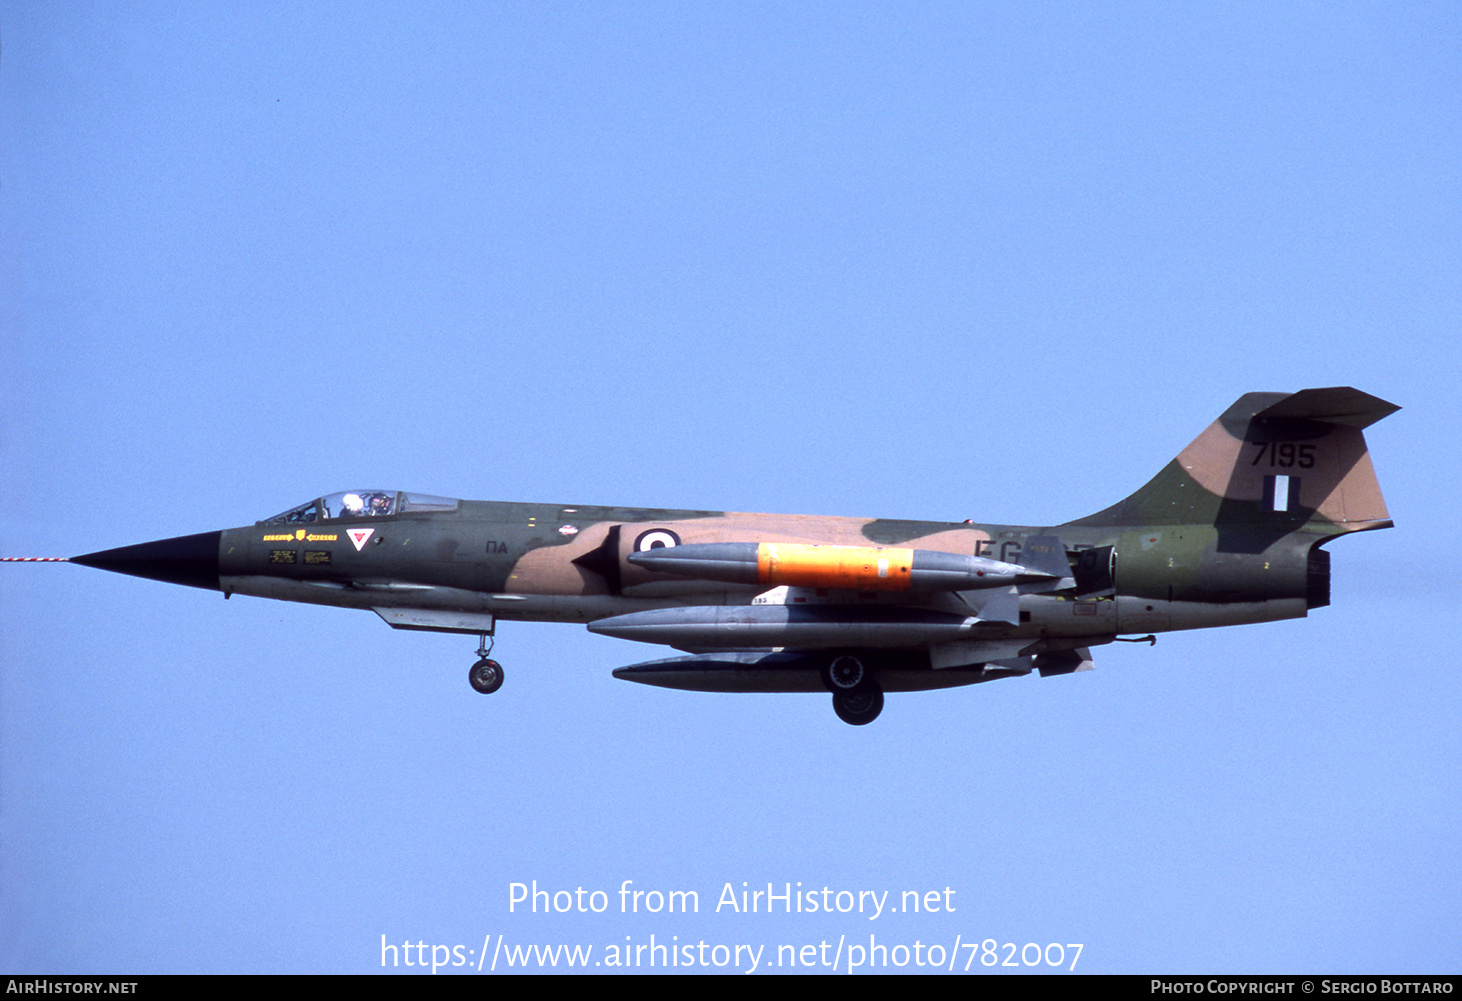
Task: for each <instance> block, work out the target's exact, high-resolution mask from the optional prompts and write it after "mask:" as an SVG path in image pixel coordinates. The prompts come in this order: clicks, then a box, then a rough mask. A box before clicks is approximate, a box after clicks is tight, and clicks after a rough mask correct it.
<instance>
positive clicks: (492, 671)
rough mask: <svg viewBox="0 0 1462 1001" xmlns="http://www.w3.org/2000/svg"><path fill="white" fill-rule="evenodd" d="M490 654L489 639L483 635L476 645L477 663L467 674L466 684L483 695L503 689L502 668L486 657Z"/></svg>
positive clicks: (485, 634) (490, 643) (487, 635)
mask: <svg viewBox="0 0 1462 1001" xmlns="http://www.w3.org/2000/svg"><path fill="white" fill-rule="evenodd" d="M491 652H492V642H491V637H490V636H489V634H487V633H483V634H482V639H481V641H480V642H479V643H478V644H477V658H478V659H477V663H476V664H473V665H472V669H471V670H470V671H468V672H467V683H468V684H470V685H471V686H472V688H473V690H475V691H478V692H481V693H482V694H483V695H491V694H492V693H493V692H495V691H497V690H498V689H499V688H501V687H503V666H502V665H501V664H499V663H498V662H497V661H495V660H493V659H492V658H491V657H489V656H488V654H489V653H491Z"/></svg>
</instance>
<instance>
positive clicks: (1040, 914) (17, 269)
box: [0, 3, 1462, 973]
mask: <svg viewBox="0 0 1462 1001" xmlns="http://www.w3.org/2000/svg"><path fill="white" fill-rule="evenodd" d="M1459 35H1462V13H1459V10H1458V8H1457V7H1456V6H1455V5H1449V4H1443V3H1412V4H1380V3H1376V4H1334V5H1298V4H1286V5H1272V4H1230V3H1224V4H1196V5H1189V4H1185V5H1170V4H1108V5H1083V4H1042V5H1029V4H1008V5H1007V4H918V5H858V6H855V5H845V4H796V5H771V4H735V5H733V4H630V5H625V4H561V5H527V4H486V3H484V4H461V5H450V4H438V5H433V6H432V7H431V8H430V9H428V10H425V11H423V10H410V11H408V10H406V9H405V8H402V7H401V6H400V5H388V4H367V3H357V4H351V5H346V6H343V7H341V6H334V5H332V6H325V5H280V4H256V5H240V6H233V7H229V8H227V9H225V8H222V7H215V6H201V5H192V6H190V5H184V6H183V7H182V8H181V9H179V8H178V7H176V5H151V4H138V5H128V6H127V7H126V8H125V9H124V8H121V7H117V6H115V5H110V4H67V5H53V4H24V3H6V4H4V5H3V6H0V281H3V284H0V330H3V331H4V336H3V338H0V351H3V364H0V400H3V404H0V407H3V410H0V417H3V424H0V463H3V468H4V470H5V471H6V486H7V491H6V494H7V501H8V502H7V503H6V504H5V505H4V509H3V511H0V551H3V552H4V553H5V554H6V555H75V554H78V553H85V552H91V551H93V550H97V549H104V548H110V547H113V546H121V545H127V544H131V543H134V542H141V541H146V540H150V539H157V538H165V537H170V536H174V535H182V534H189V533H193V532H200V531H206V530H212V529H217V528H225V527H232V526H237V525H244V524H250V523H252V522H253V521H255V520H257V519H259V518H263V517H267V516H269V515H271V514H274V513H276V512H278V511H281V510H283V509H285V508H287V507H289V506H291V505H293V504H296V503H299V502H302V501H304V500H306V499H308V498H310V497H314V496H318V495H320V494H322V493H326V492H330V491H334V490H340V489H346V488H351V487H357V486H366V485H383V486H388V487H393V488H402V489H414V490H420V491H425V492H429V493H437V494H444V495H449V496H459V497H468V498H477V499H490V500H531V501H549V502H563V503H570V504H572V503H607V504H621V503H622V504H638V505H645V506H662V507H688V508H711V509H727V510H746V511H787V512H806V513H819V514H847V515H866V516H877V517H889V518H898V517H909V518H931V519H949V520H962V519H964V518H974V519H976V520H979V521H991V522H1014V523H1023V524H1043V523H1055V522H1060V521H1064V520H1069V519H1072V518H1076V517H1080V516H1082V515H1085V514H1088V513H1090V512H1092V511H1095V510H1097V509H1099V508H1102V507H1105V506H1106V505H1108V504H1110V503H1112V502H1113V501H1115V500H1117V499H1119V498H1120V497H1122V496H1123V495H1125V494H1127V493H1129V492H1131V490H1133V489H1135V488H1136V487H1137V486H1139V485H1141V484H1142V483H1143V482H1145V481H1146V479H1147V478H1148V477H1150V476H1151V475H1152V474H1153V473H1155V472H1156V471H1157V470H1158V469H1159V468H1160V467H1161V466H1162V464H1163V463H1165V462H1166V461H1167V460H1168V459H1169V458H1171V457H1172V456H1173V455H1175V454H1176V453H1177V452H1178V451H1179V450H1180V449H1181V448H1182V447H1183V446H1184V445H1185V444H1187V442H1188V441H1190V440H1191V439H1192V438H1193V437H1195V436H1196V435H1197V434H1198V432H1199V431H1201V430H1202V429H1203V427H1204V426H1206V425H1207V424H1208V423H1209V422H1210V421H1211V420H1212V419H1213V418H1214V417H1215V416H1217V414H1218V413H1219V412H1221V411H1222V410H1223V409H1224V408H1225V407H1226V406H1228V404H1229V403H1231V402H1232V401H1233V400H1234V399H1235V398H1237V397H1238V396H1239V395H1241V394H1242V393H1244V392H1247V391H1250V390H1273V391H1286V390H1296V389H1300V388H1304V387H1308V386H1330V385H1354V386H1356V387H1358V388H1360V389H1363V390H1365V391H1367V392H1370V393H1373V394H1375V395H1378V396H1380V397H1383V398H1385V399H1388V400H1391V401H1393V402H1395V403H1398V404H1400V405H1401V406H1403V407H1404V408H1405V409H1403V410H1402V411H1401V412H1400V413H1398V414H1396V415H1395V416H1393V417H1391V418H1388V419H1387V420H1385V421H1384V422H1382V423H1381V424H1378V425H1376V426H1375V427H1374V428H1372V429H1371V430H1370V432H1369V433H1368V438H1369V441H1370V444H1371V449H1372V455H1373V457H1374V460H1375V463H1376V467H1377V471H1378V474H1379V477H1380V481H1381V484H1382V487H1383V489H1384V490H1385V493H1386V498H1387V501H1388V503H1389V506H1390V509H1391V513H1392V516H1393V518H1394V519H1395V521H1396V523H1397V526H1398V527H1397V528H1396V529H1395V530H1392V531H1389V532H1381V533H1372V534H1370V535H1366V536H1360V537H1357V538H1354V539H1349V540H1343V541H1340V542H1338V543H1336V544H1335V545H1334V546H1332V549H1333V552H1334V580H1335V585H1334V603H1333V605H1332V606H1331V607H1329V608H1325V609H1321V610H1318V611H1316V612H1314V613H1313V614H1312V615H1311V616H1310V617H1309V618H1308V619H1305V620H1299V621H1292V622H1284V623H1274V624H1269V625H1263V626H1249V627H1244V628H1240V629H1229V630H1220V631H1214V632H1207V633H1194V634H1189V635H1183V634H1170V635H1167V636H1164V637H1162V638H1161V639H1160V640H1159V642H1158V644H1157V646H1156V647H1155V648H1153V649H1149V648H1147V647H1146V646H1141V647H1137V646H1126V645H1118V646H1116V647H1106V648H1102V649H1100V650H1099V651H1097V664H1098V669H1097V670H1096V671H1095V672H1091V673H1086V674H1082V675H1078V676H1074V677H1066V678H1051V679H1044V680H1041V679H1035V678H1026V679H1014V680H1009V681H1002V682H998V683H994V684H990V685H982V686H978V687H976V688H970V689H958V690H953V691H947V692H942V693H918V694H910V695H901V696H890V698H889V700H888V704H887V707H886V708H885V710H884V714H883V716H882V717H881V718H880V719H879V720H878V721H877V723H875V724H874V725H872V726H870V727H865V728H852V727H847V726H845V725H843V724H841V723H839V722H838V721H837V720H836V718H835V717H834V716H833V714H832V712H831V709H830V706H829V705H828V704H827V699H826V698H825V697H821V696H796V695H788V696H764V695H755V696H744V697H735V696H716V695H707V694H697V693H682V692H668V691H660V690H654V689H647V688H643V687H640V686H635V685H629V684H625V683H623V682H619V681H616V680H614V679H613V678H612V677H611V676H610V671H611V670H612V669H613V668H614V667H617V666H620V665H622V664H627V663H633V662H636V661H640V660H646V659H650V658H652V657H655V656H657V655H658V654H659V650H658V649H657V648H650V647H644V646H641V645H637V644H633V643H629V642H624V641H616V640H609V639H605V638H600V637H594V636H591V635H590V634H588V633H587V632H585V631H584V630H583V629H581V628H578V627H574V626H552V625H541V624H505V625H504V626H503V628H501V629H500V630H499V636H498V640H497V647H496V655H497V656H498V657H499V658H500V659H501V660H502V661H503V662H504V664H505V665H506V668H507V675H508V676H507V683H506V685H505V687H504V688H503V690H502V691H501V692H499V693H498V694H496V695H494V696H492V697H491V698H489V699H484V698H482V697H480V696H478V695H476V694H475V693H473V692H472V691H471V690H470V689H469V688H468V686H467V684H466V678H465V675H466V670H467V667H468V666H469V664H470V663H471V661H472V659H473V655H472V649H473V641H472V640H471V639H470V638H463V637H444V636H435V635H429V634H410V633H395V632H391V631H390V630H388V629H387V628H386V627H385V626H384V625H383V624H382V623H381V622H380V621H378V620H377V619H376V618H375V617H374V616H369V615H364V614H359V613H352V612H348V611H341V610H334V609H325V608H316V607H304V606H294V605H287V604H280V603H271V602H266V601H262V600H257V599H250V598H238V599H235V600H231V601H229V602H227V603H225V602H223V601H222V600H221V599H220V598H219V596H218V595H217V594H210V593H206V592H203V591H198V590H194V589H189V588H180V587H173V586H168V585H163V584H158V583H154V582H150V581H144V580H138V579H135V578H128V577H124V576H119V575H113V574H106V573H100V572H96V571H93V570H88V569H85V568H81V567H68V566H6V567H5V568H4V571H3V573H0V967H3V968H5V969H9V970H15V971H20V970H25V971H35V972H48V973H83V972H92V973H95V972H117V971H136V972H174V971H267V972H290V971H300V972H306V971H308V972H313V971H321V972H371V971H374V970H379V969H380V968H381V966H380V943H381V936H382V935H384V936H386V939H387V940H388V941H390V942H397V943H399V942H402V941H406V940H410V941H412V942H413V943H415V942H424V943H426V944H427V945H433V944H444V945H461V946H463V947H464V954H465V953H466V950H480V949H481V943H482V941H483V939H484V936H491V939H490V940H489V941H490V942H492V943H496V941H497V936H499V935H501V936H504V939H503V942H504V944H505V945H508V946H511V945H515V944H517V945H522V944H528V943H539V944H551V943H567V944H582V945H591V946H593V947H594V948H595V950H596V951H595V953H594V956H595V958H596V959H599V958H602V957H603V956H604V955H605V952H604V950H606V949H607V947H608V946H610V945H618V944H620V943H624V942H629V943H630V944H631V945H636V944H644V943H648V942H649V937H650V936H651V935H652V934H653V935H655V936H656V941H657V942H659V943H662V944H663V943H664V942H665V941H666V940H667V939H669V940H671V941H672V942H673V943H674V944H684V943H687V942H696V943H699V942H701V941H704V942H706V943H707V944H708V946H713V945H715V944H718V943H724V944H726V945H728V946H731V947H734V945H736V944H750V945H757V944H760V945H762V946H764V947H765V955H764V957H763V959H762V964H763V967H762V968H763V969H765V968H766V964H768V963H772V962H774V961H775V954H776V950H777V947H778V946H779V945H787V944H791V945H796V946H797V947H799V948H800V947H801V946H803V945H805V944H809V943H810V944H814V945H816V944H817V943H820V942H823V941H828V942H831V943H837V942H838V941H840V940H841V941H843V942H844V943H845V944H855V943H867V942H868V938H867V936H869V935H874V936H876V942H877V943H880V944H885V945H887V946H890V947H891V946H895V945H899V944H903V945H905V946H906V947H909V948H912V946H913V944H914V943H915V942H916V941H918V942H921V943H923V945H924V946H927V945H929V944H931V943H939V944H941V947H942V948H944V949H946V950H948V949H950V948H952V947H953V945H954V943H955V941H956V940H957V939H958V941H959V942H961V943H969V942H972V941H979V942H983V941H984V940H986V939H994V940H995V941H996V942H997V943H999V944H1000V946H1001V950H1002V951H1001V952H1000V953H999V955H1000V957H1001V958H1002V959H1004V958H1005V955H1006V953H1005V952H1004V951H1003V949H1004V943H1006V942H1012V943H1015V944H1016V945H1017V946H1021V945H1024V944H1025V943H1037V944H1040V945H1042V946H1044V945H1046V944H1048V943H1053V942H1059V943H1062V944H1063V945H1064V944H1067V943H1082V944H1083V951H1082V953H1081V958H1080V960H1079V963H1078V966H1077V972H1082V971H1087V972H1192V971H1234V972H1294V971H1309V972H1316V973H1332V972H1333V973H1342V972H1373V973H1388V972H1398V973H1399V972H1439V971H1441V972H1453V973H1455V972H1457V971H1458V952H1457V947H1456V935H1455V931H1456V929H1457V927H1458V926H1459V924H1462V876H1459V870H1458V867H1457V866H1456V864H1455V854H1456V845H1457V844H1458V842H1459V839H1462V829H1459V828H1462V809H1459V805H1458V804H1459V803H1462V783H1459V777H1462V766H1459V764H1458V762H1459V761H1462V754H1459V751H1462V746H1459V745H1462V739H1459V728H1458V726H1457V722H1456V720H1457V706H1458V701H1459V695H1462V682H1459V680H1458V677H1459V676H1458V672H1457V671H1456V670H1455V669H1454V663H1453V662H1454V660H1455V652H1454V650H1453V648H1452V645H1451V643H1450V642H1449V641H1450V640H1451V638H1452V637H1453V636H1454V635H1455V632H1456V626H1457V622H1458V619H1457V599H1458V597H1459V593H1458V591H1459V588H1458V576H1457V573H1456V571H1455V569H1454V565H1453V564H1454V561H1453V560H1452V559H1451V558H1450V556H1449V555H1448V550H1449V546H1448V543H1447V536H1446V534H1445V531H1446V530H1445V527H1444V526H1445V525H1446V524H1449V523H1450V515H1449V508H1450V504H1451V500H1452V498H1454V497H1456V496H1459V494H1462V482H1459V479H1462V477H1459V473H1458V463H1457V461H1456V456H1455V455H1454V454H1453V450H1452V448H1451V447H1450V444H1449V443H1450V442H1451V441H1453V440H1454V439H1455V437H1456V429H1457V427H1458V424H1459V421H1462V406H1459V403H1458V394H1457V391H1456V379H1457V372H1458V361H1459V350H1458V348H1457V345H1456V331H1457V330H1458V329H1459V322H1458V321H1459V319H1462V308H1459V307H1462V297H1459V278H1458V276H1459V275H1462V259H1459V258H1462V254H1459V241H1458V239H1457V234H1458V233H1459V232H1462V212H1459V196H1458V185H1457V179H1458V176H1459V166H1462V163H1459V149H1462V147H1459V135H1458V132H1459V123H1462V114H1459V110H1462V109H1459V106H1458V105H1459V94H1462V86H1459V84H1462V80H1459V64H1458V62H1457V59H1456V51H1457V46H1458V43H1459ZM533 880H537V882H538V885H539V886H540V887H544V888H548V889H552V890H559V889H567V890H574V889H576V888H577V887H580V886H582V887H584V888H585V889H586V890H593V889H601V890H604V891H605V892H606V894H608V899H610V900H611V901H612V904H611V906H610V908H609V909H608V910H607V911H606V912H605V913H603V914H597V915H596V914H578V913H568V914H553V915H543V914H538V915H532V914H527V915H525V914H523V913H522V912H521V908H519V910H517V911H516V912H512V913H510V911H509V893H510V889H509V888H510V886H511V884H513V883H515V882H521V883H531V881H533ZM626 880H630V881H632V886H633V887H634V888H640V889H645V890H651V889H659V890H662V891H668V890H672V889H678V890H695V891H696V892H697V893H698V894H699V898H700V912H699V913H698V914H690V915H680V914H677V915H673V916H672V915H667V914H663V913H662V914H659V915H646V914H620V913H619V912H618V901H619V898H618V895H617V891H618V889H619V887H620V886H622V885H623V884H624V881H626ZM743 882H745V883H747V884H748V885H749V887H751V888H756V887H759V886H764V884H766V883H768V882H771V883H772V884H774V885H775V887H776V888H777V889H778V891H779V892H780V891H781V889H782V887H783V886H784V885H785V884H787V883H791V884H793V886H794V887H795V885H796V884H797V883H799V882H800V883H801V884H802V889H804V890H806V889H817V890H819V891H820V890H821V889H822V888H823V887H827V888H829V889H830V890H831V891H833V892H834V893H836V892H837V891H840V890H846V891H849V892H856V891H861V890H872V891H875V892H885V891H887V892H888V893H889V899H890V900H898V899H901V895H902V893H903V892H904V891H906V890H917V891H920V892H921V893H923V892H926V891H929V890H940V891H942V890H944V888H946V887H949V888H951V889H952V890H953V891H954V896H953V897H951V898H949V899H950V901H951V902H952V903H953V905H954V908H955V909H954V911H953V912H949V911H946V910H941V911H940V912H938V913H924V912H921V913H918V914H914V913H905V912H902V911H900V912H898V913H889V914H884V915H882V916H880V917H879V918H877V920H875V921H869V920H868V919H867V916H866V915H862V916H860V915H857V914H856V913H853V914H833V915H824V914H816V915H810V914H806V913H804V914H796V913H794V914H791V915H787V914H777V915H772V916H768V915H766V914H754V915H752V914H735V913H731V912H730V911H729V909H728V908H725V907H723V908H722V909H721V910H720V912H719V913H717V912H716V910H715V903H716V901H717V900H718V898H719V897H720V894H721V893H722V891H723V889H724V887H725V885H726V884H728V883H729V884H731V885H732V887H733V888H734V889H735V890H737V891H738V892H739V890H740V889H741V885H742V883H743ZM972 955H975V954H974V953H971V952H969V951H968V950H965V949H964V948H963V947H961V951H960V952H959V953H958V956H959V959H958V961H957V964H956V965H957V967H959V968H962V967H963V965H964V963H965V959H966V957H968V956H972ZM475 961H476V954H475V952H474V953H473V958H472V962H473V963H475ZM1068 965H1069V963H1068ZM978 967H979V960H978V958H976V960H975V967H974V968H978ZM464 968H465V967H458V968H457V971H458V972H460V971H461V970H462V969H464ZM399 969H401V970H402V971H403V972H405V969H404V967H401V968H399ZM501 969H502V963H501V961H500V970H501ZM599 969H603V968H602V967H601V968H599ZM727 969H736V967H735V966H728V967H727ZM905 969H907V970H909V971H916V969H917V968H916V967H915V965H914V964H913V963H912V962H911V963H910V964H909V966H908V967H906V968H905ZM997 969H999V968H998V967H997ZM449 970H450V968H449ZM410 972H419V967H417V968H413V969H412V970H411V971H410Z"/></svg>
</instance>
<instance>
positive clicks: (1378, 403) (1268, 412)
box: [1254, 386, 1401, 428]
mask: <svg viewBox="0 0 1462 1001" xmlns="http://www.w3.org/2000/svg"><path fill="white" fill-rule="evenodd" d="M1400 409H1401V408H1400V407H1398V406H1397V405H1396V404H1394V403H1387V402H1386V401H1385V400H1383V399H1381V398H1380V397H1377V396H1372V395H1371V394H1370V393H1362V392H1361V391H1360V390H1359V389H1352V388H1350V387H1349V386H1334V387H1331V388H1329V389H1302V390H1300V391H1299V392H1298V393H1291V394H1290V395H1289V396H1286V397H1285V398H1284V399H1282V400H1280V401H1279V402H1278V403H1275V404H1272V405H1271V406H1268V407H1265V408H1264V409H1263V410H1260V411H1259V412H1258V413H1256V414H1254V416H1255V417H1256V418H1259V419H1261V420H1287V419H1294V420H1307V421H1321V422H1323V423H1326V424H1343V425H1345V426H1346V427H1353V428H1364V427H1370V426H1371V425H1372V424H1374V423H1376V421H1378V420H1380V419H1381V418H1383V417H1389V416H1391V415H1392V414H1394V413H1395V412H1396V411H1398V410H1400Z"/></svg>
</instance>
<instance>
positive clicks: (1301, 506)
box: [1071, 387, 1401, 548]
mask: <svg viewBox="0 0 1462 1001" xmlns="http://www.w3.org/2000/svg"><path fill="white" fill-rule="evenodd" d="M1400 409H1401V408H1400V407H1398V406H1396V405H1395V404H1392V403H1387V402H1386V401H1385V400H1381V399H1378V398H1376V397H1374V396H1371V395H1370V394H1368V393H1362V392H1361V391H1360V390H1357V389H1351V388H1349V387H1335V388H1331V389H1304V390H1301V391H1300V392H1298V393H1248V394H1246V395H1244V396H1242V397H1240V398H1239V399H1238V401H1237V402H1235V403H1234V405H1233V406H1231V407H1229V408H1228V410H1226V411H1224V413H1223V414H1222V416H1220V417H1219V418H1218V420H1216V421H1214V422H1213V424H1212V425H1210V426H1209V428H1208V429H1207V430H1206V431H1204V432H1203V433H1202V434H1201V435H1199V436H1198V437H1197V438H1196V439H1195V440H1194V441H1193V443H1192V444H1190V445H1189V446H1188V447H1187V448H1185V449H1183V451H1182V452H1180V453H1179V454H1178V457H1177V458H1176V459H1174V460H1173V461H1172V462H1170V463H1168V465H1167V466H1166V467H1164V469H1163V470H1162V472H1160V473H1158V474H1157V476H1155V477H1154V478H1153V479H1152V481H1151V482H1149V483H1148V484H1147V485H1146V486H1144V487H1143V488H1142V489H1140V490H1138V491H1137V492H1136V493H1134V494H1133V495H1132V496H1130V497H1128V498H1127V499H1125V500H1123V501H1121V502H1120V503H1118V504H1114V505H1113V506H1112V507H1109V508H1107V509H1106V510H1105V511H1100V512H1098V513H1097V514H1094V515H1091V516H1090V517H1087V518H1082V519H1080V520H1078V521H1075V522H1071V524H1073V525H1091V526H1107V525H1110V526H1130V525H1181V524H1187V525H1193V524H1203V525H1216V526H1218V528H1219V531H1220V534H1224V533H1226V532H1227V533H1230V534H1238V535H1243V536H1249V537H1256V538H1257V537H1268V536H1278V535H1282V534H1285V533H1288V532H1294V531H1300V530H1305V531H1310V532H1314V533H1316V534H1318V535H1322V536H1333V535H1341V534H1344V533H1347V532H1361V531H1365V530H1367V529H1373V528H1389V527H1390V526H1391V518H1390V515H1389V514H1388V513H1387V511H1386V502H1385V501H1384V500H1383V499H1382V497H1381V488H1380V485H1379V483H1377V481H1376V473H1375V470H1374V469H1373V468H1372V466H1371V459H1370V455H1369V453H1368V452H1367V450H1366V440H1365V435H1364V433H1363V432H1362V429H1363V428H1365V427H1368V426H1369V425H1371V424H1374V423H1375V422H1376V421H1378V420H1380V419H1381V418H1383V417H1386V416H1388V415H1389V414H1393V413H1395V412H1396V411H1397V410H1400ZM1220 548H1227V547H1225V546H1220ZM1244 548H1248V547H1247V546H1245V547H1244Z"/></svg>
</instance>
